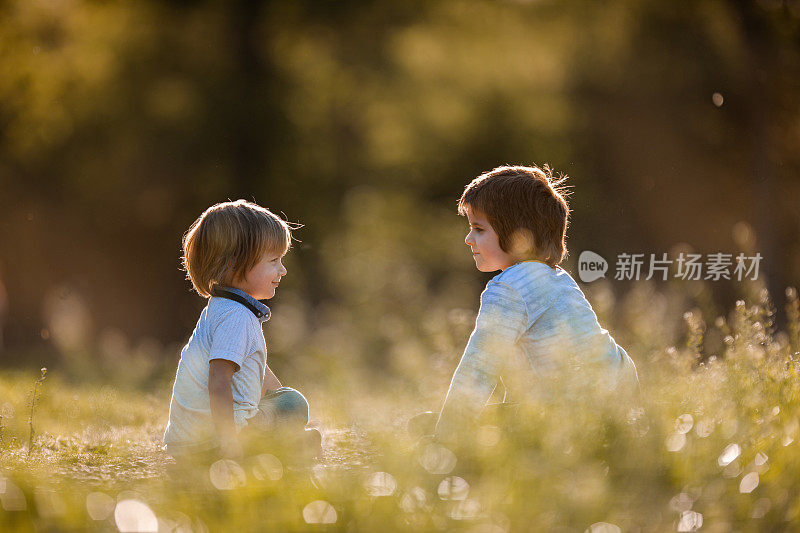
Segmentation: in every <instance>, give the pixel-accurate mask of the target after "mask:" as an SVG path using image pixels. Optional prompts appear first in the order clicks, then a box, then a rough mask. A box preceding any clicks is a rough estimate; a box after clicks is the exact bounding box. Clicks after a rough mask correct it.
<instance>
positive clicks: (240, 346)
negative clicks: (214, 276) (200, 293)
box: [164, 289, 270, 453]
mask: <svg viewBox="0 0 800 533" xmlns="http://www.w3.org/2000/svg"><path fill="white" fill-rule="evenodd" d="M228 290H233V291H234V292H237V293H238V294H240V295H241V296H243V297H245V298H246V299H247V300H248V301H249V302H251V303H252V304H253V305H255V306H257V307H258V308H259V309H260V310H262V311H263V310H266V311H265V314H264V316H263V317H262V318H260V319H259V318H256V316H255V315H254V314H253V312H252V311H250V310H249V309H248V308H247V307H246V306H244V305H242V304H241V303H239V302H235V301H232V300H228V299H225V298H220V297H212V298H211V299H210V300H209V302H208V305H207V306H206V307H205V309H203V312H202V313H201V314H200V319H199V320H198V321H197V325H196V326H195V328H194V332H192V336H191V337H190V338H189V341H188V342H187V343H186V346H184V347H183V350H182V351H181V359H180V361H179V363H178V371H177V373H176V375H175V385H174V386H173V388H172V400H171V401H170V406H169V422H168V423H167V428H166V431H165V433H164V442H166V444H167V451H169V452H170V453H180V452H184V451H190V450H191V451H200V450H203V449H209V448H212V447H214V446H216V445H217V437H216V431H215V430H214V424H213V421H212V419H211V402H210V398H209V393H208V369H209V362H210V361H211V360H213V359H226V360H228V361H233V362H234V363H236V365H237V367H238V368H237V370H236V372H234V374H233V378H232V379H231V390H232V392H233V420H234V423H235V424H236V428H237V430H240V429H241V428H242V427H244V426H246V425H247V419H249V418H252V417H253V416H254V415H255V414H256V412H257V409H258V403H259V401H260V400H261V388H262V384H263V383H264V373H265V370H266V367H267V344H266V341H265V340H264V333H263V332H262V330H261V324H262V322H264V321H266V320H268V319H269V316H270V313H269V308H268V307H267V306H265V305H264V304H262V303H261V302H259V301H257V300H255V299H254V298H252V297H251V296H249V295H247V294H246V293H244V292H243V291H238V290H236V289H228Z"/></svg>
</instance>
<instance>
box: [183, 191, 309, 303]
mask: <svg viewBox="0 0 800 533" xmlns="http://www.w3.org/2000/svg"><path fill="white" fill-rule="evenodd" d="M297 227H298V225H296V224H290V223H288V222H286V221H285V220H283V219H282V218H280V217H279V216H277V215H276V214H275V213H273V212H272V211H270V210H269V209H265V208H263V207H261V206H260V205H257V204H254V203H251V202H248V201H246V200H236V201H235V202H223V203H219V204H216V205H213V206H211V207H209V208H208V209H206V210H205V212H204V213H203V214H202V215H200V217H199V218H198V219H197V220H195V221H194V223H193V224H192V225H191V227H190V228H189V230H188V231H187V232H186V234H185V235H184V236H183V257H182V258H181V259H182V263H183V267H184V269H185V270H186V275H187V278H188V279H189V280H190V281H191V282H192V286H193V287H194V289H195V290H196V291H197V293H198V294H199V295H200V296H203V297H205V298H208V297H209V296H211V292H212V290H213V289H214V286H215V285H227V284H229V283H231V282H232V281H237V280H241V279H244V277H245V275H246V274H247V272H248V271H249V270H250V269H252V268H253V267H254V266H255V265H256V264H257V263H258V262H259V261H261V260H262V259H263V258H264V256H265V255H266V254H274V255H283V254H284V253H286V251H287V250H288V249H289V246H290V245H291V242H292V229H296V228H297Z"/></svg>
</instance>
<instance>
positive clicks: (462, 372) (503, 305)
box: [436, 281, 528, 436]
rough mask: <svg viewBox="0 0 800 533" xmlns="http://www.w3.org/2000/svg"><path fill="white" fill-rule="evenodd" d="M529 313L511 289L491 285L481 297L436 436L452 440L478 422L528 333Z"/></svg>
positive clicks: (495, 284)
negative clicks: (464, 426)
mask: <svg viewBox="0 0 800 533" xmlns="http://www.w3.org/2000/svg"><path fill="white" fill-rule="evenodd" d="M527 321H528V319H527V312H526V309H525V303H524V301H523V300H522V297H521V296H520V295H519V294H518V293H517V291H515V290H514V289H513V288H512V287H511V286H509V285H507V284H505V283H501V282H496V281H490V282H489V284H488V285H487V286H486V290H484V291H483V294H481V307H480V310H479V311H478V318H477V319H476V321H475V329H474V330H473V332H472V335H470V338H469V342H468V343H467V347H466V349H465V350H464V354H463V355H462V356H461V361H460V362H459V364H458V368H456V371H455V373H454V374H453V380H452V381H451V383H450V389H449V390H448V392H447V397H446V398H445V401H444V406H443V407H442V412H441V415H440V417H439V423H438V424H437V428H436V430H437V434H440V435H441V436H445V435H446V434H447V436H449V434H451V433H453V432H454V431H455V430H456V429H457V427H459V426H460V425H462V424H464V423H465V422H471V421H473V420H474V419H475V418H477V416H478V414H479V413H480V411H481V409H482V408H483V406H484V405H485V404H486V401H487V400H488V399H489V397H490V396H491V394H492V391H493V390H494V387H495V385H496V384H497V379H498V377H499V375H500V372H501V370H502V369H503V367H504V366H505V364H506V362H507V361H508V358H509V355H510V354H511V352H512V350H516V349H518V347H517V345H516V344H517V340H518V339H519V337H520V336H521V335H522V334H523V333H524V332H525V330H526V324H527Z"/></svg>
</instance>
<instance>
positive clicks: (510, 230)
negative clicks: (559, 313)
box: [458, 165, 570, 268]
mask: <svg viewBox="0 0 800 533" xmlns="http://www.w3.org/2000/svg"><path fill="white" fill-rule="evenodd" d="M566 179H567V176H565V175H563V174H561V175H559V177H558V178H555V177H554V176H553V172H552V170H550V167H549V166H547V165H543V166H542V167H541V168H540V167H536V166H533V167H524V166H502V167H497V168H495V169H494V170H490V171H488V172H484V173H483V174H481V175H480V176H478V177H477V178H475V179H474V180H472V182H471V183H470V184H469V185H467V187H466V188H465V189H464V193H463V194H462V195H461V198H460V199H459V201H458V212H459V214H461V215H466V214H467V207H469V208H470V209H473V210H476V211H479V212H481V213H483V214H484V215H486V218H487V220H488V221H489V224H491V225H492V229H494V231H495V232H496V233H497V237H498V241H499V244H500V248H501V249H502V250H503V251H504V252H506V253H512V252H515V253H521V254H522V255H526V256H530V255H533V256H535V258H537V259H540V260H542V261H544V262H545V263H547V264H548V265H550V266H551V267H553V268H555V267H556V265H558V264H559V263H561V261H563V260H564V257H565V256H566V255H567V242H566V239H567V226H568V225H569V214H570V208H569V204H568V203H567V199H566V197H567V196H569V194H570V191H569V190H568V189H567V187H568V186H565V185H563V183H564V181H565V180H566ZM518 248H522V250H519V249H518Z"/></svg>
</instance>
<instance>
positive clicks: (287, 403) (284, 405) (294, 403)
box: [274, 387, 308, 424]
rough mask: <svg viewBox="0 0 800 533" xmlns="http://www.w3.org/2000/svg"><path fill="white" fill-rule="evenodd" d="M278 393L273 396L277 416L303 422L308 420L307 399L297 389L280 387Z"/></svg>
mask: <svg viewBox="0 0 800 533" xmlns="http://www.w3.org/2000/svg"><path fill="white" fill-rule="evenodd" d="M282 388H283V389H285V390H280V389H279V391H280V394H279V395H278V396H277V397H276V398H275V404H274V405H275V410H276V411H277V415H278V418H281V419H291V420H302V422H303V424H306V423H307V422H308V400H306V397H305V396H303V395H302V394H301V393H300V392H299V391H297V390H295V389H292V388H289V387H282Z"/></svg>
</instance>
